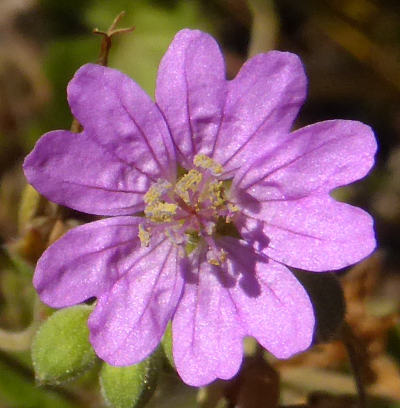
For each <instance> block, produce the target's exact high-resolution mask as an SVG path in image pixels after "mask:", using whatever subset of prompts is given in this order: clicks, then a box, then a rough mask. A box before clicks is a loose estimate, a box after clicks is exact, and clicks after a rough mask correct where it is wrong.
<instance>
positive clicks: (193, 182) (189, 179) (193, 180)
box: [175, 169, 203, 204]
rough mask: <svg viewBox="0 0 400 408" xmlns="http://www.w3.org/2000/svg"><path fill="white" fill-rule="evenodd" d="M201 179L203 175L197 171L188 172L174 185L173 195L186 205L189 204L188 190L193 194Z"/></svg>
mask: <svg viewBox="0 0 400 408" xmlns="http://www.w3.org/2000/svg"><path fill="white" fill-rule="evenodd" d="M202 178H203V175H202V174H201V173H200V172H199V171H197V170H193V169H192V170H190V171H189V172H188V173H186V174H185V175H184V176H182V177H181V178H180V179H179V180H178V181H177V183H176V185H175V193H176V194H177V195H178V196H179V197H180V198H182V200H183V201H184V202H185V203H186V204H190V196H189V190H191V191H192V192H193V193H195V192H196V191H197V189H198V186H199V184H200V182H201V180H202Z"/></svg>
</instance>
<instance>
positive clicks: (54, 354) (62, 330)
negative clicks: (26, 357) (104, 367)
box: [32, 305, 96, 384]
mask: <svg viewBox="0 0 400 408" xmlns="http://www.w3.org/2000/svg"><path fill="white" fill-rule="evenodd" d="M91 311H92V308H91V307H90V306H86V305H80V306H74V307H70V308H67V309H63V310H59V311H57V312H55V313H54V314H53V315H52V316H51V317H50V318H49V319H48V320H47V321H46V322H45V323H44V324H43V325H42V326H41V327H40V329H39V330H38V332H37V334H36V336H35V338H34V340H33V344H32V360H33V366H34V369H35V375H36V378H37V380H38V381H39V382H41V383H50V384H59V383H62V382H64V381H68V380H72V379H74V378H75V377H77V376H78V375H80V374H83V373H84V372H85V371H86V370H88V369H89V368H90V367H91V366H92V365H93V363H94V362H95V360H96V355H95V353H94V350H93V348H92V346H91V345H90V343H89V329H88V328H87V319H88V317H89V314H90V313H91Z"/></svg>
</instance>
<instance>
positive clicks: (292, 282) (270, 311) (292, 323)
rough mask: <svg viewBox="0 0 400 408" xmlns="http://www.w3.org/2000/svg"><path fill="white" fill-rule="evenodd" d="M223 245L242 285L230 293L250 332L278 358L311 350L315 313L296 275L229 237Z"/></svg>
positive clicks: (235, 287) (231, 268)
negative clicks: (309, 348) (307, 349)
mask: <svg viewBox="0 0 400 408" xmlns="http://www.w3.org/2000/svg"><path fill="white" fill-rule="evenodd" d="M223 245H224V247H225V248H226V249H227V250H228V251H229V254H230V255H229V258H228V260H227V262H228V268H229V269H230V270H231V274H233V275H237V276H238V280H239V282H238V284H236V285H233V286H232V288H230V289H229V291H230V293H231V296H232V300H233V302H234V304H235V307H236V310H237V318H238V319H240V321H241V322H242V325H243V326H244V327H245V330H246V333H247V334H248V335H250V336H253V337H255V338H256V339H257V341H258V342H259V343H260V344H261V345H262V346H263V347H265V348H266V349H267V350H268V351H269V352H270V353H272V354H274V355H275V356H276V357H277V358H289V357H291V356H292V355H293V354H296V353H299V352H301V351H304V350H305V349H306V348H308V347H309V346H310V344H311V342H312V338H313V332H314V312H313V307H312V304H311V301H310V299H309V297H308V295H307V292H306V291H305V289H304V288H303V287H302V286H301V284H300V283H299V282H298V280H297V279H296V278H295V277H294V275H293V274H292V273H291V272H290V271H289V269H287V268H286V267H285V266H284V265H281V264H279V263H277V262H274V261H273V260H272V259H268V258H266V257H264V256H260V255H259V254H256V253H255V252H254V250H253V249H252V248H251V247H249V246H248V245H246V244H244V243H243V242H239V241H237V240H234V239H230V238H225V239H224V243H223ZM239 274H240V275H239Z"/></svg>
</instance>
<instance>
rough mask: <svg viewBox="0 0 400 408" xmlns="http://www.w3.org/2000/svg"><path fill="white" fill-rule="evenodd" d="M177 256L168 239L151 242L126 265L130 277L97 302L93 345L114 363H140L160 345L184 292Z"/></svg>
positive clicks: (92, 318)
mask: <svg viewBox="0 0 400 408" xmlns="http://www.w3.org/2000/svg"><path fill="white" fill-rule="evenodd" d="M177 252H178V249H177V248H176V246H174V245H173V244H172V243H171V242H170V241H169V240H168V239H166V238H165V237H162V236H161V238H158V239H157V238H155V239H152V242H151V245H150V246H149V247H144V248H138V249H136V251H135V252H134V254H132V255H131V256H130V257H129V258H128V259H127V260H126V261H124V268H126V269H127V272H128V273H126V274H124V275H123V276H121V278H120V279H119V280H117V281H116V282H115V283H114V285H113V286H112V288H110V290H109V291H108V293H105V294H103V295H102V296H100V298H99V299H98V302H97V305H96V308H95V310H94V311H93V313H92V314H91V316H90V318H89V321H88V326H89V329H90V341H91V343H92V345H93V347H94V349H95V351H96V354H97V355H98V356H99V357H100V358H102V359H103V360H105V361H106V362H108V363H109V364H111V365H116V366H125V365H131V364H135V363H138V362H139V361H141V360H143V359H144V358H145V357H147V356H148V355H149V354H150V353H151V352H152V351H154V349H155V348H156V347H157V345H158V344H159V342H160V340H161V337H162V335H163V334H164V331H165V329H166V326H167V323H168V321H169V320H170V319H171V317H172V314H173V312H174V311H175V308H176V304H177V302H178V300H179V297H180V294H181V291H182V285H183V278H182V273H181V270H180V264H179V262H180V259H179V258H178V257H177Z"/></svg>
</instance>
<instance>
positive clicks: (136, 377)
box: [100, 350, 162, 408]
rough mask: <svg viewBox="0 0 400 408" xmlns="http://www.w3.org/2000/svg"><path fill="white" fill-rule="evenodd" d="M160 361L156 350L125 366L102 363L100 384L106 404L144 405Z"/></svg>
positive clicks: (119, 407) (116, 406) (115, 406)
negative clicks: (147, 356)
mask: <svg viewBox="0 0 400 408" xmlns="http://www.w3.org/2000/svg"><path fill="white" fill-rule="evenodd" d="M161 361H162V354H161V353H160V351H159V350H157V351H155V352H154V353H153V354H152V355H151V356H150V357H149V358H147V359H146V360H144V361H142V362H141V363H139V364H135V365H131V366H127V367H115V366H111V365H109V364H107V363H104V364H103V367H102V369H101V372H100V385H101V392H102V394H103V397H104V399H105V400H106V402H107V404H108V405H109V406H111V407H113V408H141V407H144V406H145V404H146V403H147V401H148V400H149V399H150V398H151V396H152V395H153V393H154V390H155V388H156V385H157V378H158V373H159V369H160V367H161Z"/></svg>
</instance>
